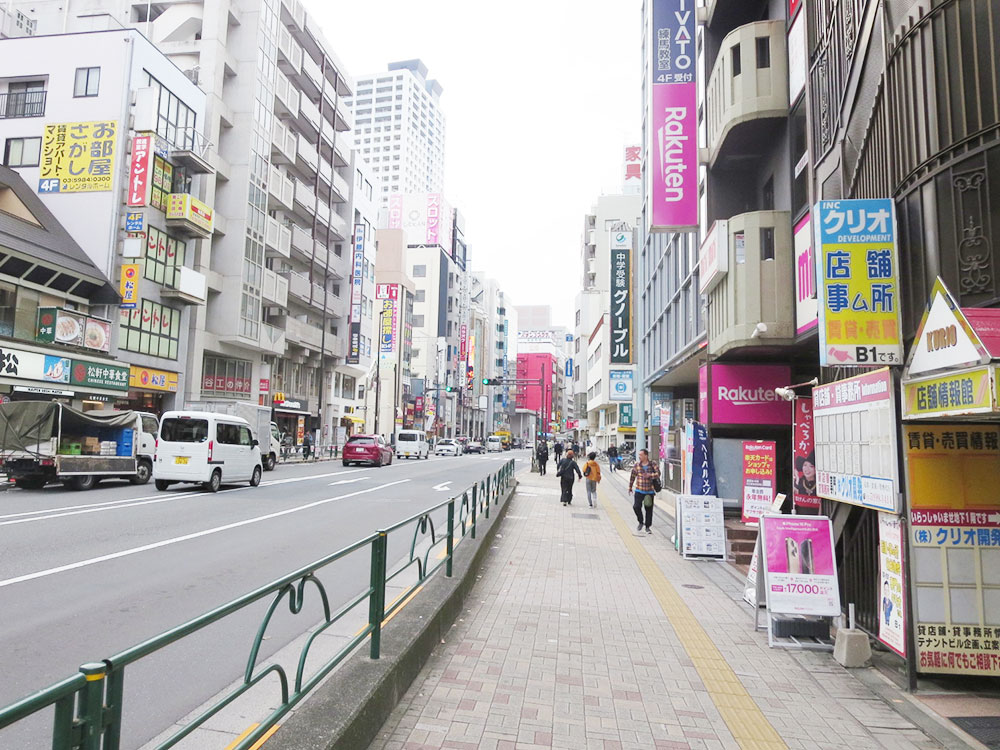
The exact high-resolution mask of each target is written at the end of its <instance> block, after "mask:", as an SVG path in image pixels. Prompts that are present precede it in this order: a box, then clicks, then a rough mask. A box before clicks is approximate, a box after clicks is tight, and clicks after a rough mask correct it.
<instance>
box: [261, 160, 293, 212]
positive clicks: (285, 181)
mask: <svg viewBox="0 0 1000 750" xmlns="http://www.w3.org/2000/svg"><path fill="white" fill-rule="evenodd" d="M267 192H268V201H267V207H268V208H269V209H276V208H286V209H291V208H292V204H293V203H294V201H295V180H293V179H291V178H290V177H288V176H286V175H284V174H282V173H281V170H279V169H278V168H277V167H273V166H272V167H271V176H270V179H269V180H268V181H267ZM272 199H273V200H272Z"/></svg>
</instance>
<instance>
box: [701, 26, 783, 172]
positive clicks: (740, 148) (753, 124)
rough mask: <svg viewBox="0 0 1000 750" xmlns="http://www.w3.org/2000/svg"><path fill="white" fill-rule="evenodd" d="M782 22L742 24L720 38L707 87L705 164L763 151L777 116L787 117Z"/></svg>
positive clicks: (770, 140) (771, 137)
mask: <svg viewBox="0 0 1000 750" xmlns="http://www.w3.org/2000/svg"><path fill="white" fill-rule="evenodd" d="M785 33H786V29H785V21H784V20H778V21H758V22H756V23H748V24H746V25H744V26H740V27H739V28H738V29H735V30H734V31H732V32H730V33H729V34H728V35H727V36H726V37H725V39H723V40H722V46H721V48H720V49H719V56H718V57H717V58H716V60H715V67H714V68H713V69H712V74H711V76H710V77H709V81H708V89H707V90H706V114H705V120H706V125H707V129H708V150H709V163H710V164H711V165H712V166H715V165H716V164H717V163H723V164H725V163H727V162H730V161H735V160H737V159H738V160H740V162H742V163H745V160H746V159H747V158H748V157H755V156H760V155H762V154H764V153H765V152H766V151H767V150H768V149H770V148H771V147H772V146H773V145H774V123H773V122H772V120H774V119H776V118H781V119H784V118H786V117H787V116H788V48H787V42H786V39H785Z"/></svg>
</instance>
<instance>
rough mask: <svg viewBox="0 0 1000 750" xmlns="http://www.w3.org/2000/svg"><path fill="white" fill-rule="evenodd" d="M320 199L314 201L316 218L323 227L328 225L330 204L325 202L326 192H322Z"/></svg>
mask: <svg viewBox="0 0 1000 750" xmlns="http://www.w3.org/2000/svg"><path fill="white" fill-rule="evenodd" d="M322 196H323V197H322V199H321V200H319V201H318V202H317V203H316V218H318V219H319V222H320V224H322V225H323V227H327V226H329V225H330V213H331V211H330V206H329V205H328V204H327V203H326V194H325V193H322Z"/></svg>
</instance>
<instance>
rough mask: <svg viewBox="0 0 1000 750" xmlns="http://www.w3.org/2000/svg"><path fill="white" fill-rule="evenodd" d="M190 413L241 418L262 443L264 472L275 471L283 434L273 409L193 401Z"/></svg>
mask: <svg viewBox="0 0 1000 750" xmlns="http://www.w3.org/2000/svg"><path fill="white" fill-rule="evenodd" d="M187 409H188V410H189V411H212V412H216V413H217V414H228V415H229V416H231V417H240V418H242V419H245V420H246V421H247V422H249V423H250V428H251V429H252V430H253V436H254V439H255V440H257V441H259V442H260V459H261V463H262V465H263V466H264V471H273V470H274V466H275V464H276V463H277V462H278V456H279V455H281V433H280V432H278V425H276V424H275V423H274V422H272V421H271V409H270V408H269V407H267V406H258V405H257V404H254V403H251V402H249V401H192V402H189V403H188V405H187Z"/></svg>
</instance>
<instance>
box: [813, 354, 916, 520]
mask: <svg viewBox="0 0 1000 750" xmlns="http://www.w3.org/2000/svg"><path fill="white" fill-rule="evenodd" d="M892 382H893V381H892V374H891V373H890V371H889V368H887V367H884V368H882V369H881V370H875V371H873V372H866V373H865V374H864V375H856V376H855V377H853V378H847V379H846V380H838V381H836V382H834V383H828V384H826V385H820V386H816V387H815V388H813V396H812V400H813V420H814V424H815V432H814V438H813V441H814V445H815V448H816V494H817V495H819V496H820V497H825V498H828V499H830V500H837V501H839V502H842V503H851V504H853V505H861V506H864V507H866V508H874V509H875V510H884V511H889V512H893V513H898V512H899V510H900V509H899V479H898V474H899V470H898V461H897V455H898V452H899V451H898V447H897V440H896V430H897V428H898V423H897V421H896V400H895V394H894V393H893V387H892Z"/></svg>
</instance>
